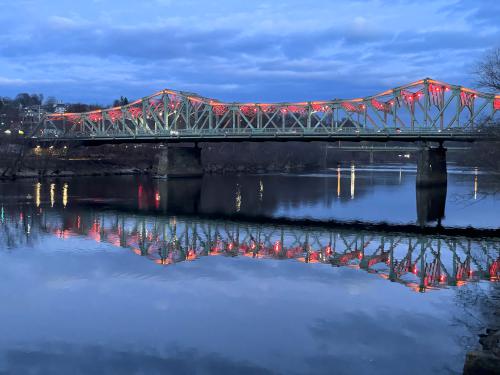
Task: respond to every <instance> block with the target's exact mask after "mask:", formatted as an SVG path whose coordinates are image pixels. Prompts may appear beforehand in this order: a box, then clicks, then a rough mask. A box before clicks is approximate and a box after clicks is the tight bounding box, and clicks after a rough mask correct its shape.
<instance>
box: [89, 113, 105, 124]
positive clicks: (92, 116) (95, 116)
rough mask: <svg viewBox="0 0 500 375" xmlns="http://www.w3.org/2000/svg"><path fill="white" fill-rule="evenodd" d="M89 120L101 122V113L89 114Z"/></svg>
mask: <svg viewBox="0 0 500 375" xmlns="http://www.w3.org/2000/svg"><path fill="white" fill-rule="evenodd" d="M88 117H89V120H90V121H94V122H96V121H101V120H102V113H101V112H94V113H91V114H89V116H88Z"/></svg>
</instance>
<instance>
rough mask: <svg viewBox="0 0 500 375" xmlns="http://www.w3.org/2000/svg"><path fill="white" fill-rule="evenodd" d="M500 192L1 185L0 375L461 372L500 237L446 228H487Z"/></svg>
mask: <svg viewBox="0 0 500 375" xmlns="http://www.w3.org/2000/svg"><path fill="white" fill-rule="evenodd" d="M498 191H500V178H499V176H497V175H492V174H489V173H486V172H483V171H481V170H474V169H461V168H456V167H455V168H453V167H452V168H450V174H449V177H448V186H447V189H433V190H419V191H416V189H415V169H414V167H412V166H411V165H409V166H405V167H400V166H390V165H387V166H383V167H378V168H364V167H362V166H355V167H351V168H342V169H339V170H337V169H333V170H331V171H329V172H328V173H325V174H316V175H300V176H299V175H264V176H206V177H204V178H203V179H178V180H171V181H160V180H153V179H148V178H145V177H106V178H73V179H54V180H44V181H39V182H38V181H27V180H26V181H17V182H7V183H0V204H1V217H0V274H1V275H2V283H0V301H2V303H1V305H0V322H1V323H0V373H2V372H3V371H4V372H6V373H27V372H28V373H29V372H30V371H31V372H32V373H37V371H38V372H39V373H61V374H68V373H72V374H74V373H117V374H123V373H148V374H149V373H172V374H192V373H197V374H236V373H238V374H239V373H242V374H332V373H336V374H387V373H394V374H399V373H405V374H433V373H436V374H443V373H444V374H446V373H452V374H453V373H460V372H461V369H462V366H463V361H464V356H465V353H466V351H467V350H470V348H472V347H473V345H476V342H477V339H476V336H475V335H476V334H477V329H479V328H481V326H484V325H485V324H486V325H487V324H488V320H487V319H488V318H487V316H488V311H485V307H484V306H482V305H481V303H480V302H479V303H478V302H477V301H481V300H482V299H481V298H479V300H476V298H475V297H477V296H480V297H481V296H488V294H489V293H491V290H492V288H495V287H496V286H497V285H498V284H496V282H495V281H494V280H497V279H498V276H499V262H500V260H499V258H500V234H498V235H495V234H494V233H492V232H491V231H489V232H487V233H486V232H484V233H485V234H486V235H487V237H484V236H480V235H479V234H481V233H479V232H478V233H476V234H478V235H474V236H472V237H463V236H456V235H452V234H450V233H452V231H450V230H448V229H447V228H456V227H467V226H472V227H474V228H478V229H479V230H481V229H498V228H499V227H500V216H499V215H498V213H497V211H498V210H499V209H500V202H499V199H500V198H499V196H498V195H497V194H496V193H497V192H498ZM301 219H307V220H309V221H310V222H308V224H306V225H304V221H300V222H299V221H296V220H301ZM381 223H384V224H388V225H389V227H387V225H380V224H381ZM299 224H300V225H299ZM372 224H375V225H372ZM391 225H393V226H394V225H398V227H397V228H398V231H397V232H396V231H393V230H391V227H390V226H391ZM402 226H404V228H407V229H408V230H407V231H406V230H402V229H401V228H403V227H402ZM422 226H430V227H437V226H440V227H441V226H442V227H444V229H443V230H441V232H440V233H441V234H439V235H437V234H434V235H431V234H419V233H418V228H421V227H422ZM453 233H454V232H453ZM471 301H475V302H471ZM471 316H473V318H471Z"/></svg>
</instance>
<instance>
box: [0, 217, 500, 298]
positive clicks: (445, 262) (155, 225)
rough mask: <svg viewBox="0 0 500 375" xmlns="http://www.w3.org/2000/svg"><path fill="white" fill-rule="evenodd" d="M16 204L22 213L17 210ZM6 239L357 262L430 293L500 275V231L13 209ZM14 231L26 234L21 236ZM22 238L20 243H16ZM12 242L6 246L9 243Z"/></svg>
mask: <svg viewBox="0 0 500 375" xmlns="http://www.w3.org/2000/svg"><path fill="white" fill-rule="evenodd" d="M14 210H15V212H14ZM4 216H5V217H7V220H2V222H0V243H2V242H4V241H6V244H5V245H6V246H5V248H7V249H8V248H14V247H16V246H19V245H21V244H24V243H29V242H31V241H33V238H37V236H38V237H39V236H41V235H45V234H47V233H48V234H52V235H55V236H57V237H59V238H61V239H67V238H70V237H73V236H83V237H86V238H89V239H92V240H94V241H98V242H104V243H108V244H111V245H114V246H116V247H119V248H126V249H129V250H131V251H133V252H134V253H136V254H137V255H140V256H143V257H144V258H145V259H149V260H151V261H152V262H154V263H156V264H158V265H163V266H166V265H174V264H176V263H178V262H184V261H194V260H197V261H203V259H204V258H205V257H207V256H229V257H236V256H241V257H250V258H254V259H281V260H287V259H288V260H295V261H300V262H304V263H324V264H328V265H331V266H335V267H340V266H343V267H350V268H354V269H359V270H364V271H366V272H369V273H372V274H374V275H378V276H380V277H382V278H384V279H387V280H390V281H392V282H398V283H401V284H403V285H406V286H408V287H410V288H411V289H412V290H415V291H420V292H423V291H425V290H428V289H436V288H441V287H446V286H454V285H462V284H464V283H466V282H470V281H478V280H492V281H498V280H499V277H500V238H499V237H491V236H489V237H470V238H468V237H463V236H451V235H435V234H432V235H430V234H429V235H427V234H421V233H405V232H386V231H377V230H359V229H353V228H348V227H329V228H326V227H325V228H322V227H304V226H299V225H291V224H278V223H273V224H268V223H265V224H264V223H251V222H237V221H228V220H213V219H202V218H191V217H178V216H170V217H168V216H166V217H157V216H150V215H138V214H126V213H121V212H114V211H88V210H76V211H67V210H58V209H50V208H47V209H44V210H41V211H40V212H39V213H36V212H31V211H30V212H28V211H18V209H12V212H9V209H8V210H6V212H5V213H4ZM14 233H18V235H17V236H14V235H13V234H14ZM16 239H17V242H16ZM2 248H4V246H2Z"/></svg>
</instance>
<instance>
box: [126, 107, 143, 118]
mask: <svg viewBox="0 0 500 375" xmlns="http://www.w3.org/2000/svg"><path fill="white" fill-rule="evenodd" d="M127 111H128V113H130V116H132V118H137V117H139V116H141V115H142V108H139V107H129V108H128V109H127Z"/></svg>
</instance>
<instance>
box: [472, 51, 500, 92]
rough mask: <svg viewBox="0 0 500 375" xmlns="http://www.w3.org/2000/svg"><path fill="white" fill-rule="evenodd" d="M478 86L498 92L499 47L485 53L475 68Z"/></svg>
mask: <svg viewBox="0 0 500 375" xmlns="http://www.w3.org/2000/svg"><path fill="white" fill-rule="evenodd" d="M475 75H476V77H477V78H476V81H477V84H478V86H479V87H482V88H484V89H487V90H489V91H493V92H500V47H497V48H494V49H493V50H491V51H490V52H489V53H487V54H486V55H485V56H484V58H483V60H481V61H480V62H479V63H478V64H477V66H476V70H475Z"/></svg>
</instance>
